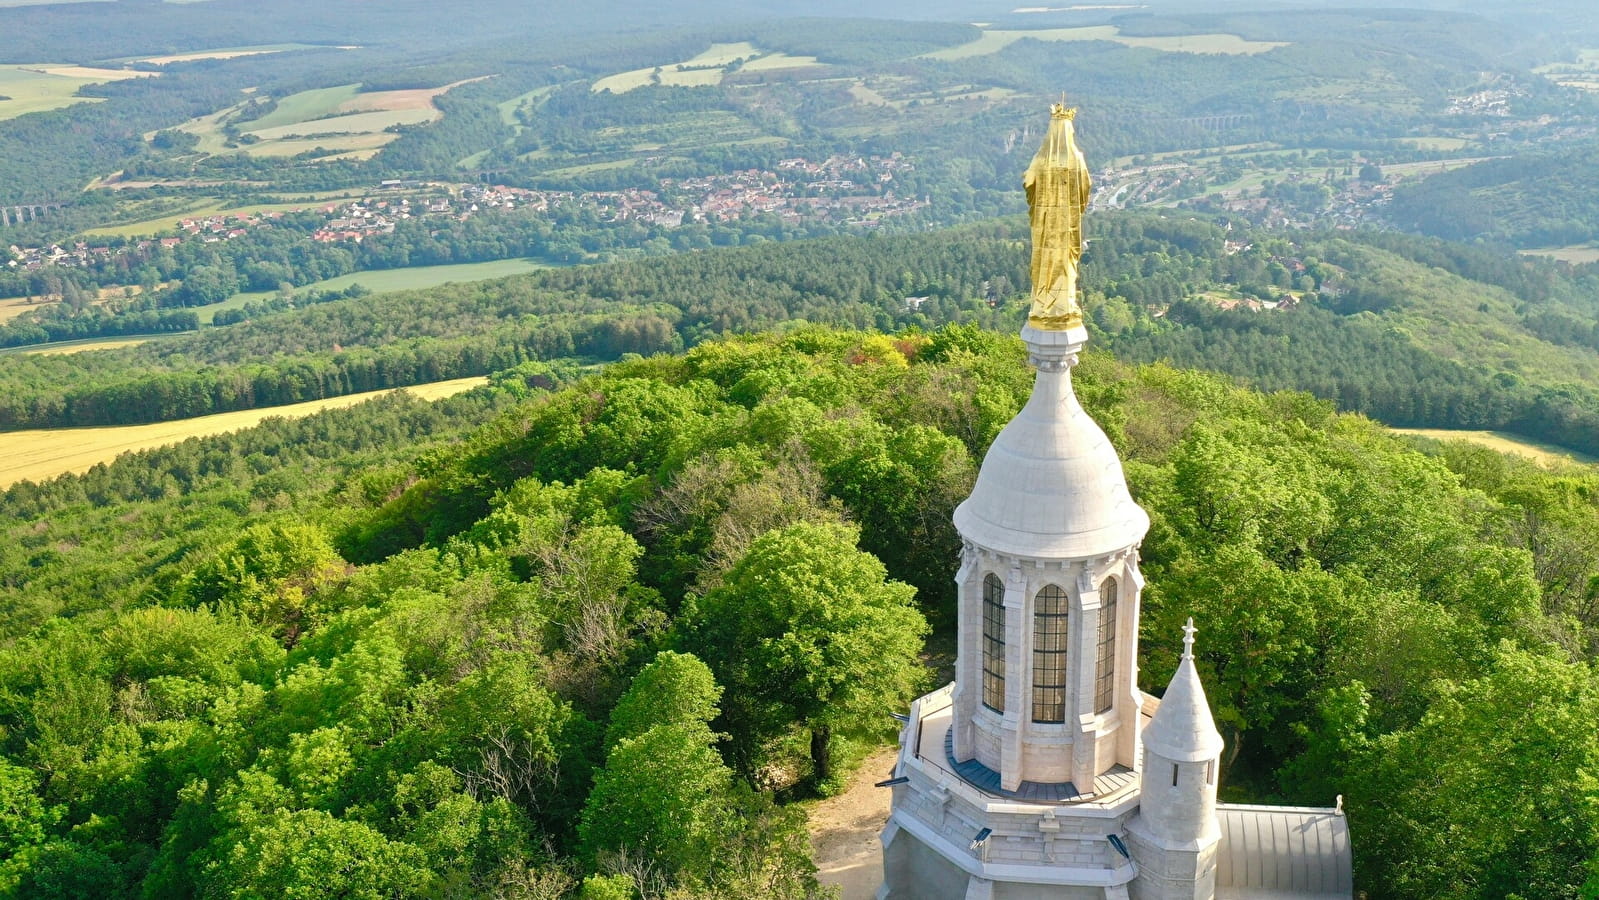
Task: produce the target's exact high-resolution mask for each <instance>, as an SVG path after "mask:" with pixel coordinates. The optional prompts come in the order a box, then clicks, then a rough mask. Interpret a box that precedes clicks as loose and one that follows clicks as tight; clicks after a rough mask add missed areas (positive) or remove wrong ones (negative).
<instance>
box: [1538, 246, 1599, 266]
mask: <svg viewBox="0 0 1599 900" xmlns="http://www.w3.org/2000/svg"><path fill="white" fill-rule="evenodd" d="M1521 253H1522V255H1524V256H1542V257H1546V258H1548V259H1558V260H1560V261H1561V262H1568V263H1571V264H1572V265H1574V266H1580V265H1583V264H1585V263H1593V262H1599V247H1545V248H1541V249H1538V250H1523V251H1521Z"/></svg>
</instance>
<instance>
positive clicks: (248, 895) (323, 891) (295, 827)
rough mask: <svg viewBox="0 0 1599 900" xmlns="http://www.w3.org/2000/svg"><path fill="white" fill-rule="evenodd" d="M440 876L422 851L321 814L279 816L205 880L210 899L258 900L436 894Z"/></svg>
mask: <svg viewBox="0 0 1599 900" xmlns="http://www.w3.org/2000/svg"><path fill="white" fill-rule="evenodd" d="M433 880H434V874H433V873H432V872H431V871H429V870H428V869H427V867H426V859H425V856H424V854H423V853H422V851H421V850H420V849H418V848H416V847H414V846H412V845H410V844H407V843H404V842H400V841H391V840H389V839H388V838H385V837H384V836H383V835H382V834H381V833H380V832H378V831H376V830H374V829H373V828H371V827H369V826H367V825H363V824H361V823H359V822H350V821H345V820H342V819H337V818H334V817H333V816H332V815H329V814H328V813H325V812H323V811H321V810H315V809H303V810H295V811H292V812H278V813H273V814H271V815H269V816H266V817H264V818H263V819H262V820H260V821H259V822H257V823H256V824H255V825H254V826H253V827H251V828H249V829H248V830H247V831H246V832H245V833H243V834H240V835H238V836H237V840H236V842H235V843H233V845H232V847H231V849H230V850H229V851H228V853H227V854H226V855H225V856H224V857H223V858H222V859H220V860H219V861H217V863H216V864H215V865H214V866H212V867H211V868H210V870H209V871H208V872H207V873H206V875H205V877H204V879H203V885H202V889H203V891H204V892H205V894H206V895H207V896H218V897H229V898H237V900H253V898H257V897H260V898H265V897H295V898H303V900H320V898H329V900H332V898H349V900H393V898H400V897H425V896H428V893H429V886H430V885H431V884H432V882H433Z"/></svg>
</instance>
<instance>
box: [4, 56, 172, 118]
mask: <svg viewBox="0 0 1599 900" xmlns="http://www.w3.org/2000/svg"><path fill="white" fill-rule="evenodd" d="M157 74H159V73H156V72H135V71H133V70H131V69H92V68H85V67H83V66H73V65H67V64H61V63H38V64H35V63H28V64H23V65H0V98H4V99H0V121H4V120H6V119H14V118H16V117H17V116H24V115H27V114H28V113H35V112H45V111H48V110H52V109H63V108H65V107H68V106H73V105H75V104H78V103H98V102H100V101H99V98H96V97H79V96H78V95H77V94H78V88H81V87H83V86H84V85H86V84H100V83H102V82H106V81H121V80H123V79H126V78H150V77H154V76H155V75H157Z"/></svg>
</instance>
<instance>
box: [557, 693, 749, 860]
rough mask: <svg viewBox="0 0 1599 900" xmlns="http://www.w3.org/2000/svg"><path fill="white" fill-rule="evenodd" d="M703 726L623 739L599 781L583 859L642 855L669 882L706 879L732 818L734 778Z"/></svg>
mask: <svg viewBox="0 0 1599 900" xmlns="http://www.w3.org/2000/svg"><path fill="white" fill-rule="evenodd" d="M715 739H716V736H715V735H713V734H712V733H711V731H710V729H708V728H706V727H705V726H704V725H699V724H686V725H676V724H668V725H656V726H655V727H653V728H651V729H650V730H648V731H646V732H644V733H643V734H641V735H639V736H638V737H632V738H624V739H623V740H622V741H621V743H619V744H617V745H616V747H615V748H614V749H612V750H611V755H610V757H609V758H608V759H607V760H606V763H605V768H604V769H603V770H601V771H600V772H598V773H597V774H596V775H595V777H594V790H593V791H591V792H590V793H589V797H588V802H587V803H586V804H585V805H584V807H583V817H582V821H581V823H580V824H579V825H578V838H579V841H580V845H581V847H582V851H583V854H584V856H586V857H587V858H588V859H590V860H596V859H599V858H600V857H601V856H602V855H604V854H606V853H618V852H622V851H624V850H625V851H628V852H632V853H641V854H643V855H644V857H645V858H646V860H647V861H648V863H649V864H650V865H651V866H652V867H654V868H655V869H657V870H659V871H660V872H662V873H664V874H665V875H667V876H668V877H672V878H679V877H691V876H698V875H703V874H704V873H705V872H707V871H708V870H709V868H710V866H711V863H712V862H713V859H714V857H715V854H716V850H717V847H718V846H720V844H721V843H722V841H723V832H724V831H725V830H726V829H727V828H728V827H729V826H730V825H731V822H730V821H729V818H728V801H729V794H730V791H731V788H732V783H733V773H732V772H731V771H729V770H728V768H727V766H725V765H723V763H722V758H721V757H720V756H718V755H717V753H716V750H715V749H714V748H713V747H712V746H711V744H712V742H713V741H715Z"/></svg>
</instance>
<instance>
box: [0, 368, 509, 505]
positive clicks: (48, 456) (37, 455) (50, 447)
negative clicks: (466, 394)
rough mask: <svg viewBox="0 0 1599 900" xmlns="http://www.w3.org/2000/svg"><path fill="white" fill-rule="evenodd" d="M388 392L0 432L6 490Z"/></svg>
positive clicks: (427, 389)
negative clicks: (146, 421)
mask: <svg viewBox="0 0 1599 900" xmlns="http://www.w3.org/2000/svg"><path fill="white" fill-rule="evenodd" d="M487 381H488V379H486V378H457V379H454V380H452V381H438V382H434V383H432V384H421V385H417V386H415V387H409V388H398V390H403V391H409V392H411V393H412V394H415V395H416V396H418V397H421V398H422V399H423V400H438V399H440V398H442V397H449V396H451V395H453V394H459V393H461V392H462V391H467V390H471V389H472V388H474V387H477V386H478V385H480V384H484V383H485V382H487ZM387 393H390V391H371V392H369V393H364V394H351V395H349V396H347V397H334V398H332V399H329V400H315V401H312V402H310V403H296V404H294V405H292V406H276V407H273V408H271V409H249V410H242V411H240V412H230V413H220V414H218V415H214V416H201V417H200V418H197V419H185V420H183V421H180V422H158V423H156V424H154V425H125V426H114V427H106V428H54V429H49V430H44V431H12V432H6V433H0V488H3V487H7V486H9V485H12V484H15V483H17V482H19V481H23V480H34V481H41V480H44V479H47V478H54V477H55V476H57V475H61V474H64V473H67V472H86V471H88V470H89V469H91V468H93V467H94V466H96V465H98V464H100V463H108V462H111V461H112V460H114V459H116V458H117V457H118V456H121V455H122V454H124V453H133V452H136V451H139V450H150V449H153V448H155V447H165V446H167V445H168V444H176V443H178V442H180V441H183V440H186V439H188V438H191V437H206V436H209V435H213V434H225V433H227V432H230V431H239V430H241V429H244V428H249V427H250V426H252V425H256V424H258V423H260V422H261V420H263V419H266V418H269V417H272V416H282V417H284V418H298V417H300V416H308V415H310V414H312V413H315V412H321V411H322V410H324V409H338V408H341V407H345V406H354V405H355V404H357V403H360V402H362V401H363V400H370V399H371V398H373V397H376V396H378V395H380V394H387Z"/></svg>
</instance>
